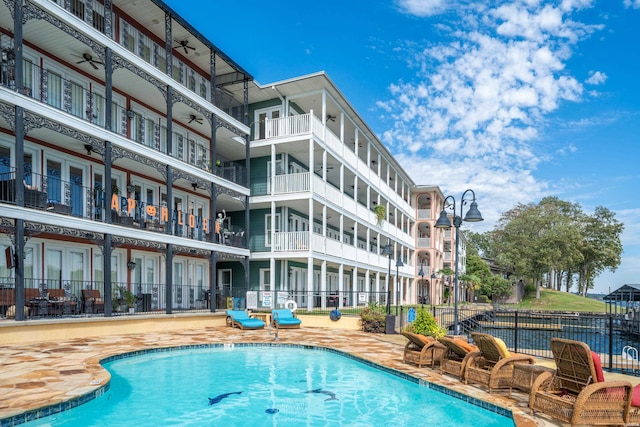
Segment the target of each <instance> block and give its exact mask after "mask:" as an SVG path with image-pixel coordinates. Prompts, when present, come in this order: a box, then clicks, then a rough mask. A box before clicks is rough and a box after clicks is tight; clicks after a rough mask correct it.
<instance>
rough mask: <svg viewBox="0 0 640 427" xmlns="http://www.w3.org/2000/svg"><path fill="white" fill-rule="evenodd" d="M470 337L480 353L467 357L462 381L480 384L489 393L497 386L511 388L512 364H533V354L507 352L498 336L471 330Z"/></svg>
mask: <svg viewBox="0 0 640 427" xmlns="http://www.w3.org/2000/svg"><path fill="white" fill-rule="evenodd" d="M471 338H472V339H473V342H474V343H475V344H476V345H477V346H478V350H480V353H479V354H478V353H476V354H474V355H473V356H472V357H470V358H469V361H468V362H467V366H466V369H465V371H464V382H465V384H468V383H476V384H482V385H484V386H486V387H488V388H489V393H491V391H492V390H494V389H497V388H508V389H511V381H512V378H513V366H514V365H515V364H516V363H523V364H528V365H533V364H534V363H535V362H536V361H535V359H534V358H533V356H525V355H519V354H514V353H511V352H509V350H507V346H506V345H505V344H504V341H502V340H501V339H500V338H496V337H494V336H491V335H489V334H482V333H479V332H473V333H472V334H471Z"/></svg>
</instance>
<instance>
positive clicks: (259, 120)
mask: <svg viewBox="0 0 640 427" xmlns="http://www.w3.org/2000/svg"><path fill="white" fill-rule="evenodd" d="M279 117H280V110H279V109H273V110H266V111H265V110H263V111H256V116H255V121H256V129H255V130H254V132H255V134H256V135H257V136H258V137H257V138H256V139H265V138H266V137H269V136H270V137H273V136H277V135H267V128H266V121H267V119H277V118H279Z"/></svg>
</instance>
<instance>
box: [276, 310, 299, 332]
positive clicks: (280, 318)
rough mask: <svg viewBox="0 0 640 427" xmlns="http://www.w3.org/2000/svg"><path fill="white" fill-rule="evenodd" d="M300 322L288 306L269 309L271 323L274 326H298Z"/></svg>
mask: <svg viewBox="0 0 640 427" xmlns="http://www.w3.org/2000/svg"><path fill="white" fill-rule="evenodd" d="M301 323H302V321H301V320H300V319H298V318H297V317H295V315H294V314H293V312H292V311H291V310H289V309H288V308H281V309H278V310H271V325H272V326H273V327H274V328H280V329H282V328H299V327H300V324H301Z"/></svg>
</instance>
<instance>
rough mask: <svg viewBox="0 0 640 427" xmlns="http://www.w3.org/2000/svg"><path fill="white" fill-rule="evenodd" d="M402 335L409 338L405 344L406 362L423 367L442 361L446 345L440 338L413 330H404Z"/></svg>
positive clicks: (404, 359) (404, 357)
mask: <svg viewBox="0 0 640 427" xmlns="http://www.w3.org/2000/svg"><path fill="white" fill-rule="evenodd" d="M402 335H404V337H405V338H406V339H408V340H409V341H407V344H406V345H405V346H404V356H403V357H402V361H403V362H404V363H413V364H416V365H418V368H422V366H423V365H428V366H431V367H433V366H435V364H436V363H438V364H439V363H440V359H442V353H444V349H445V347H444V345H442V344H440V343H439V342H438V340H436V339H435V338H432V337H428V336H425V335H421V334H414V333H413V332H403V333H402Z"/></svg>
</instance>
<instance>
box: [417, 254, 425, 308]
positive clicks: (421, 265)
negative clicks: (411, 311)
mask: <svg viewBox="0 0 640 427" xmlns="http://www.w3.org/2000/svg"><path fill="white" fill-rule="evenodd" d="M423 267H424V261H422V262H421V263H420V271H418V275H420V276H422V281H421V282H420V293H421V295H420V304H422V309H423V310H424V268H423Z"/></svg>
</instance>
